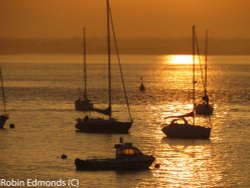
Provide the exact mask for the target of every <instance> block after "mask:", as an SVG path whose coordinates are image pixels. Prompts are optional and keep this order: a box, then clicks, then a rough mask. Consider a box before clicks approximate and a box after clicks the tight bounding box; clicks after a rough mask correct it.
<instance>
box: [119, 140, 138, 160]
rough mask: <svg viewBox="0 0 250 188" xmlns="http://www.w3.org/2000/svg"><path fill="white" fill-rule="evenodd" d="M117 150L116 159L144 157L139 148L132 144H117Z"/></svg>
mask: <svg viewBox="0 0 250 188" xmlns="http://www.w3.org/2000/svg"><path fill="white" fill-rule="evenodd" d="M115 148H116V158H124V157H130V156H135V155H143V154H142V152H141V151H140V150H139V149H138V148H136V147H134V146H133V145H132V143H124V144H116V145H115Z"/></svg>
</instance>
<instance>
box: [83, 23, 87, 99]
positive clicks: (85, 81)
mask: <svg viewBox="0 0 250 188" xmlns="http://www.w3.org/2000/svg"><path fill="white" fill-rule="evenodd" d="M86 66H87V65H86V28H85V27H83V73H84V99H86V98H87V67H86Z"/></svg>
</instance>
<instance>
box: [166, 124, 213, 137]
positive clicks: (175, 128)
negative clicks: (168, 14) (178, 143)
mask: <svg viewBox="0 0 250 188" xmlns="http://www.w3.org/2000/svg"><path fill="white" fill-rule="evenodd" d="M162 132H163V133H164V134H165V135H166V136H167V137H169V138H187V139H209V138H210V132H211V128H209V127H202V126H198V125H196V126H194V125H190V124H177V123H176V124H173V125H169V126H165V127H164V128H162Z"/></svg>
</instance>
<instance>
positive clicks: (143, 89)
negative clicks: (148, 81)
mask: <svg viewBox="0 0 250 188" xmlns="http://www.w3.org/2000/svg"><path fill="white" fill-rule="evenodd" d="M139 89H140V91H145V90H146V88H145V86H144V84H143V79H142V77H141V85H140V87H139Z"/></svg>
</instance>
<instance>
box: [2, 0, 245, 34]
mask: <svg viewBox="0 0 250 188" xmlns="http://www.w3.org/2000/svg"><path fill="white" fill-rule="evenodd" d="M110 4H111V9H112V14H113V18H114V22H115V27H116V31H117V35H118V36H119V37H148V38H149V37H150V38H167V37H182V36H190V32H191V26H192V25H193V24H195V25H196V27H197V30H198V32H201V34H204V33H205V30H206V29H209V30H210V35H211V36H214V37H250V0H110ZM105 6H106V0H0V37H6V36H8V37H77V36H81V35H82V29H81V28H82V27H83V26H84V25H85V26H86V28H87V36H88V37H104V36H105V35H106V28H105V24H106V8H105Z"/></svg>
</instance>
